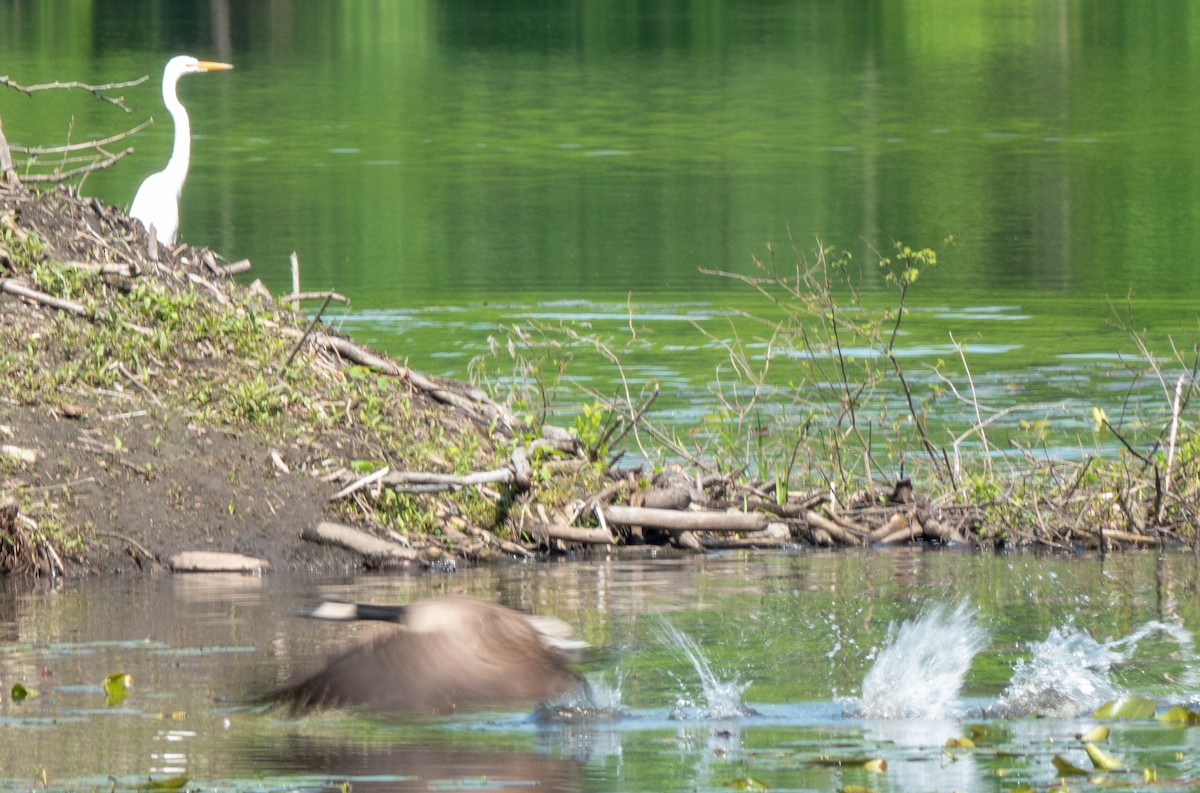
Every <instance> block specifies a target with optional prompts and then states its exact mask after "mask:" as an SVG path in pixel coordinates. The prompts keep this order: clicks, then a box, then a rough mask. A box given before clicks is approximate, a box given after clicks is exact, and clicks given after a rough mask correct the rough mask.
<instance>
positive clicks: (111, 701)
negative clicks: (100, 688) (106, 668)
mask: <svg viewBox="0 0 1200 793" xmlns="http://www.w3.org/2000/svg"><path fill="white" fill-rule="evenodd" d="M132 687H133V675H131V674H129V673H128V672H113V673H112V674H111V675H109V676H108V677H106V678H104V704H106V705H120V704H121V703H122V702H124V701H125V698H126V697H128V696H129V689H130V688H132Z"/></svg>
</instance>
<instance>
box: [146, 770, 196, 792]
mask: <svg viewBox="0 0 1200 793" xmlns="http://www.w3.org/2000/svg"><path fill="white" fill-rule="evenodd" d="M187 783H188V775H187V774H177V775H175V776H169V777H166V778H165V779H147V780H146V781H145V782H143V783H142V784H140V785H138V790H179V789H180V788H181V787H183V786H184V785H186V784H187Z"/></svg>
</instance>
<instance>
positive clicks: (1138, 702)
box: [1092, 696, 1158, 719]
mask: <svg viewBox="0 0 1200 793" xmlns="http://www.w3.org/2000/svg"><path fill="white" fill-rule="evenodd" d="M1157 708H1158V705H1157V704H1156V703H1155V702H1154V700H1152V699H1150V698H1149V697H1139V696H1128V697H1121V698H1120V699H1114V700H1113V701H1112V702H1106V703H1104V704H1103V705H1101V706H1100V708H1099V709H1098V710H1097V711H1096V712H1095V713H1093V714H1092V715H1093V716H1095V717H1096V718H1097V719H1150V718H1153V717H1154V711H1155V710H1157Z"/></svg>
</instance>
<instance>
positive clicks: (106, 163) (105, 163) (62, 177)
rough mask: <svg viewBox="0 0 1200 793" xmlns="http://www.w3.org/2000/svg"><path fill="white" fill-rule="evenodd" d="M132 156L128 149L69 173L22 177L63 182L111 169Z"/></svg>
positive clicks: (130, 150)
mask: <svg viewBox="0 0 1200 793" xmlns="http://www.w3.org/2000/svg"><path fill="white" fill-rule="evenodd" d="M130 154H133V149H132V148H128V149H125V150H124V151H121V152H118V153H116V154H113V155H111V156H109V158H108V159H107V160H101V161H99V162H93V163H91V164H90V165H81V166H79V167H78V168H72V169H71V170H69V171H55V172H54V173H32V174H30V173H27V174H25V176H24V181H26V182H54V183H56V184H57V183H58V182H65V181H66V180H67V179H71V178H74V177H76V176H79V175H81V174H88V173H92V172H93V171H103V170H105V169H106V168H111V167H112V166H113V164H114V163H116V162H117V161H118V160H121V159H124V158H125V157H128V156H129V155H130Z"/></svg>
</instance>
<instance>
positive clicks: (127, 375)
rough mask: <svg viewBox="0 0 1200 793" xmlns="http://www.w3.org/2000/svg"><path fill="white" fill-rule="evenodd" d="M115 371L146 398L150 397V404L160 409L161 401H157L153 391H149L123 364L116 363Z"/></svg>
mask: <svg viewBox="0 0 1200 793" xmlns="http://www.w3.org/2000/svg"><path fill="white" fill-rule="evenodd" d="M117 371H118V372H120V373H121V374H122V375H124V377H125V378H126V379H127V380H129V382H131V383H133V384H134V386H136V387H137V389H138V390H139V391H141V392H142V393H143V394H145V395H146V396H148V397H150V401H151V402H153V403H154V404H155V405H157V406H158V407H162V401H161V400H159V398H158V397H157V396H156V395H155V394H154V392H153V391H151V390H150V389H149V388H147V387H146V384H145V383H143V382H142V381H141V380H139V379H137V378H136V377H134V376H133V372H130V371H129V370H128V369H126V368H125V364H123V363H121V362H119V361H118V362H117Z"/></svg>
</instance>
